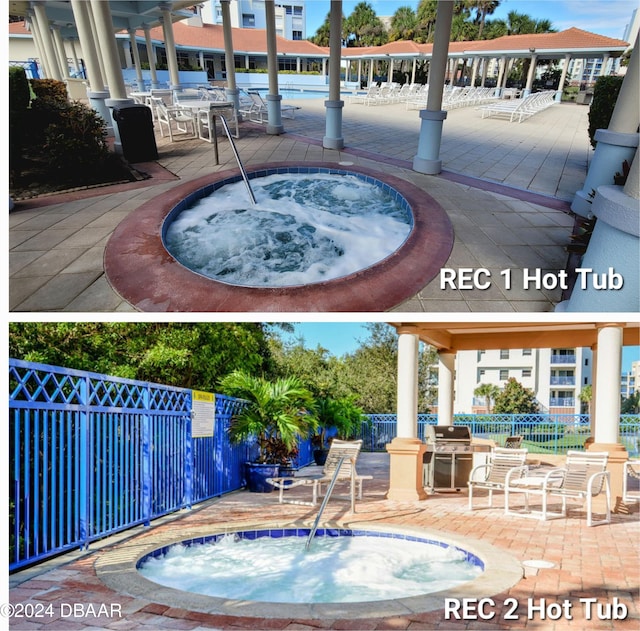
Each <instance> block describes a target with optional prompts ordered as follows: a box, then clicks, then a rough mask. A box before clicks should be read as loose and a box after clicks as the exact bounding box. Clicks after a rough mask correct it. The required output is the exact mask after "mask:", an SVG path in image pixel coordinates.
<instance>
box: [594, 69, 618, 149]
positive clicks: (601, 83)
mask: <svg viewBox="0 0 640 631" xmlns="http://www.w3.org/2000/svg"><path fill="white" fill-rule="evenodd" d="M623 79H624V77H599V78H598V80H597V81H596V83H595V86H594V88H593V100H592V101H591V106H590V107H589V139H590V141H591V146H592V147H595V146H596V140H595V138H594V136H595V133H596V130H598V129H607V128H608V127H609V121H610V120H611V115H612V114H613V109H614V107H615V106H616V100H617V99H618V93H619V92H620V88H621V87H622V81H623Z"/></svg>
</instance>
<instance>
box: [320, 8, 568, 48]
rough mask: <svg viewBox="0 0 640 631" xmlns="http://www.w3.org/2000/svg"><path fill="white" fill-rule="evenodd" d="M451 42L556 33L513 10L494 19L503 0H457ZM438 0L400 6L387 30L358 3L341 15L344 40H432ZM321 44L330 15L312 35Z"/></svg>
mask: <svg viewBox="0 0 640 631" xmlns="http://www.w3.org/2000/svg"><path fill="white" fill-rule="evenodd" d="M454 2H455V4H454V16H453V22H452V25H451V41H474V40H479V39H495V38H496V37H502V36H504V35H523V34H532V33H551V32H555V29H554V28H553V24H552V22H551V20H547V19H542V20H536V19H535V18H532V17H531V16H529V15H527V14H524V13H519V12H518V11H510V12H509V13H508V14H507V18H506V19H495V20H492V19H490V18H489V16H491V15H493V14H494V13H495V11H496V9H498V7H499V6H500V5H501V4H502V2H501V0H454ZM437 12H438V0H420V2H419V3H418V6H417V8H416V9H415V10H414V9H412V8H411V7H410V6H408V5H401V6H399V7H398V8H397V9H396V11H395V13H394V14H393V15H392V16H391V20H390V25H389V28H388V29H386V28H385V26H384V24H383V22H382V20H381V19H380V18H379V17H378V15H377V14H376V12H375V10H374V8H373V6H372V5H371V4H370V3H369V2H359V3H358V4H357V5H356V6H355V7H354V9H353V11H352V12H351V14H350V15H348V16H346V17H345V16H344V15H343V17H342V23H343V28H342V40H343V43H344V45H345V46H379V45H381V44H384V43H386V42H387V41H396V40H401V39H403V40H411V41H414V42H417V43H420V44H424V43H431V42H433V37H434V34H435V24H436V16H437ZM309 39H310V41H312V42H314V43H315V44H317V45H319V46H328V45H329V15H327V17H326V18H325V21H324V23H323V24H322V25H321V26H320V28H319V29H318V30H317V31H316V33H315V35H314V36H313V37H311V38H309Z"/></svg>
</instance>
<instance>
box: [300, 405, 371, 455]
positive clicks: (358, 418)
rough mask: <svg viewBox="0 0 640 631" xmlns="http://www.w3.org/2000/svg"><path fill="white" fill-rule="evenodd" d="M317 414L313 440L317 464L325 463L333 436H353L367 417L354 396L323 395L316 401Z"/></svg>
mask: <svg viewBox="0 0 640 631" xmlns="http://www.w3.org/2000/svg"><path fill="white" fill-rule="evenodd" d="M315 416H316V420H317V431H316V434H315V435H314V436H313V438H312V441H311V442H312V444H313V446H314V450H313V459H314V460H315V463H316V464H317V465H324V463H325V461H326V459H327V454H328V453H329V443H330V441H331V438H333V437H334V436H335V437H337V438H339V439H341V440H348V439H350V438H353V437H354V436H356V435H357V434H358V433H359V432H360V428H361V426H362V423H363V421H366V419H367V417H366V416H365V415H364V412H363V411H362V409H361V408H360V407H358V406H357V405H356V404H355V400H354V397H342V398H339V399H334V398H333V397H329V396H326V397H322V398H321V399H319V400H318V401H317V402H316V406H315Z"/></svg>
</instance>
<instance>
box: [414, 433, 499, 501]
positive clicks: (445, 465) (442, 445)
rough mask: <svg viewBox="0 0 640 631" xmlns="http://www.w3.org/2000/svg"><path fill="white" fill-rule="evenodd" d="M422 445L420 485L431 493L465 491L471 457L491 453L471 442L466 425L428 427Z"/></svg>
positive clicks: (472, 461) (482, 445)
mask: <svg viewBox="0 0 640 631" xmlns="http://www.w3.org/2000/svg"><path fill="white" fill-rule="evenodd" d="M425 442H426V444H427V451H426V452H425V454H424V456H423V460H422V462H423V475H424V486H425V488H427V489H428V490H429V491H432V492H435V491H460V490H461V489H463V488H466V486H467V481H468V480H469V474H470V473H471V469H473V467H474V454H475V453H478V454H479V453H483V452H484V453H486V452H490V451H491V446H490V445H484V444H477V443H472V442H471V430H470V429H469V427H468V426H467V425H428V426H427V427H426V429H425ZM478 464H479V463H478Z"/></svg>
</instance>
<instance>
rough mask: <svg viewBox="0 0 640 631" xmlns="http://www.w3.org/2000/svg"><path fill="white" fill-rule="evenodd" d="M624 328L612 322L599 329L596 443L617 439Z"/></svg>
mask: <svg viewBox="0 0 640 631" xmlns="http://www.w3.org/2000/svg"><path fill="white" fill-rule="evenodd" d="M621 369H622V328H621V327H619V326H614V325H608V326H604V327H602V328H600V329H598V365H597V375H596V387H597V389H598V396H597V397H596V432H595V436H594V438H595V442H596V443H610V444H613V443H617V442H618V430H619V426H620V374H621Z"/></svg>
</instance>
